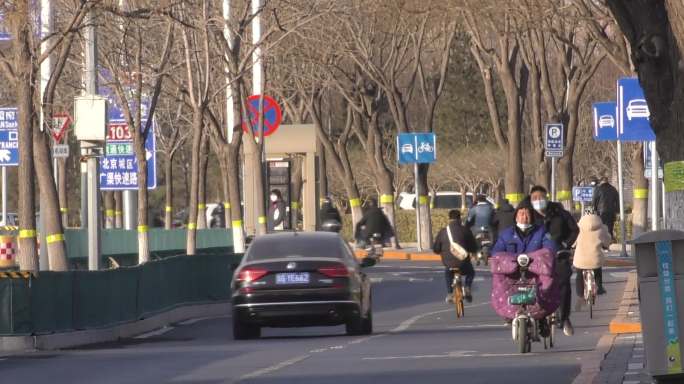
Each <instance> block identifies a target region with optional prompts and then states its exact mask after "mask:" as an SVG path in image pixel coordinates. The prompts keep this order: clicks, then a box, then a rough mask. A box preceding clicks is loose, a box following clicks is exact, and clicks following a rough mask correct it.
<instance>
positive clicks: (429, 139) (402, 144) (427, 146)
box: [397, 133, 437, 251]
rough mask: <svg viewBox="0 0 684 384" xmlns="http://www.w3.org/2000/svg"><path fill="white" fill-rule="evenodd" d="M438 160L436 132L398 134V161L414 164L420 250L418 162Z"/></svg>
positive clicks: (419, 244) (420, 248) (417, 230)
mask: <svg viewBox="0 0 684 384" xmlns="http://www.w3.org/2000/svg"><path fill="white" fill-rule="evenodd" d="M436 160H437V137H436V135H435V134H434V133H400V134H399V135H397V162H398V163H399V164H413V173H414V183H415V184H414V185H415V187H414V189H415V193H416V235H417V240H418V250H419V251H422V250H423V248H422V245H421V242H420V239H421V237H422V229H421V228H420V209H421V208H420V198H421V196H419V193H418V192H419V191H418V183H419V180H418V164H426V163H427V164H429V163H434V162H435V161H436Z"/></svg>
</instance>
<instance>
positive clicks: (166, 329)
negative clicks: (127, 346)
mask: <svg viewBox="0 0 684 384" xmlns="http://www.w3.org/2000/svg"><path fill="white" fill-rule="evenodd" d="M174 328H175V327H173V326H171V325H167V326H164V327H161V328H159V329H155V330H154V331H150V332H147V333H143V334H142V335H138V336H136V337H134V339H147V338H150V337H153V336H160V335H163V334H165V333H167V332H170V331H172V330H174Z"/></svg>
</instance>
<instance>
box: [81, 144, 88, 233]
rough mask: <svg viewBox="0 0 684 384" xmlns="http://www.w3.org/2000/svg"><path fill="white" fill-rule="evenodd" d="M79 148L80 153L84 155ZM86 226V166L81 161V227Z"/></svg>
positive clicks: (83, 150)
mask: <svg viewBox="0 0 684 384" xmlns="http://www.w3.org/2000/svg"><path fill="white" fill-rule="evenodd" d="M85 154H86V153H85V149H84V148H81V155H82V156H83V155H85ZM87 227H88V166H87V165H86V164H85V163H84V162H81V228H87Z"/></svg>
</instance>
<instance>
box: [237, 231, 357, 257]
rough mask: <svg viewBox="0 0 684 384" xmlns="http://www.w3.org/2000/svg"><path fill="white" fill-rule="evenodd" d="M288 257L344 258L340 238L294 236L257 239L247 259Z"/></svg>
mask: <svg viewBox="0 0 684 384" xmlns="http://www.w3.org/2000/svg"><path fill="white" fill-rule="evenodd" d="M288 257H293V258H294V257H328V258H334V259H341V258H343V257H344V253H343V251H342V246H341V243H340V240H339V238H337V237H333V236H313V235H292V236H266V237H262V238H256V239H255V240H254V242H253V243H252V244H251V245H250V246H249V250H248V251H247V259H248V260H250V261H254V260H267V259H280V258H288Z"/></svg>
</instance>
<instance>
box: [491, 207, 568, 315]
mask: <svg viewBox="0 0 684 384" xmlns="http://www.w3.org/2000/svg"><path fill="white" fill-rule="evenodd" d="M533 217H534V216H533V211H532V207H531V206H530V205H529V203H528V204H524V203H523V204H520V205H518V208H517V209H516V211H515V222H516V225H515V226H514V227H510V228H508V229H506V230H504V231H503V232H501V234H499V238H498V239H497V241H496V244H494V248H493V250H492V254H493V256H492V258H491V259H490V267H491V270H492V301H491V303H492V307H493V308H494V310H495V311H496V313H497V314H499V316H501V317H503V318H505V319H506V320H510V319H513V318H514V317H515V315H516V312H517V311H518V309H519V307H518V306H517V305H511V304H509V303H508V298H509V296H510V295H511V294H513V293H514V292H513V290H514V287H513V284H514V283H516V282H517V281H518V280H519V279H520V272H519V270H518V262H517V258H518V255H520V254H523V253H524V254H527V255H528V256H529V258H530V265H529V267H528V277H531V278H532V279H533V280H534V281H535V283H536V284H537V288H538V289H537V304H535V305H534V306H532V307H531V308H528V309H529V310H530V314H531V315H532V317H534V318H535V319H542V318H544V317H546V316H547V315H549V314H550V313H552V312H553V311H555V310H556V308H558V304H559V301H560V295H559V292H558V287H557V284H553V271H554V262H555V258H554V255H555V253H556V245H555V243H554V242H553V240H551V238H550V236H547V234H546V230H545V229H544V226H539V225H536V224H534V219H533Z"/></svg>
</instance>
